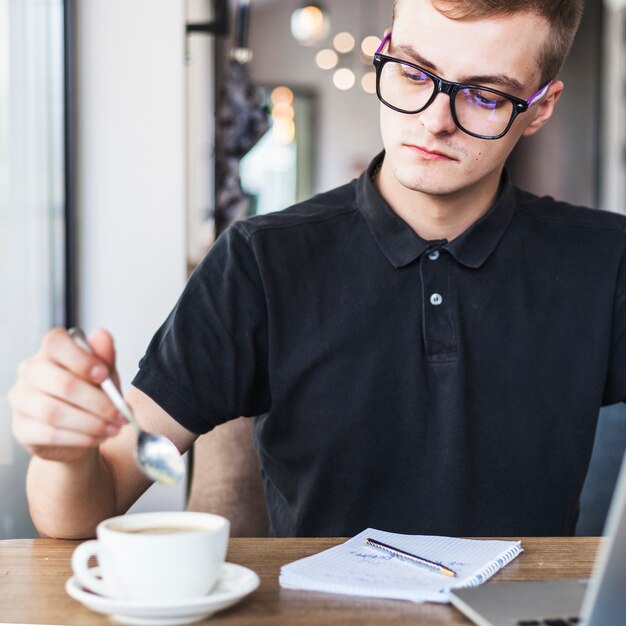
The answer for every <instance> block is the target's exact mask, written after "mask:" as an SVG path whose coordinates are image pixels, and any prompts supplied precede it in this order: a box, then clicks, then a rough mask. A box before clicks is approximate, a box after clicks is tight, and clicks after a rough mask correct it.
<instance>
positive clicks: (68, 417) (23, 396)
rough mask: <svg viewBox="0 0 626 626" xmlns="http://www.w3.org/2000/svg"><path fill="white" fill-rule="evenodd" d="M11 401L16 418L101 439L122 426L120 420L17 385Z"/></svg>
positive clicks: (111, 434)
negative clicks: (114, 421)
mask: <svg viewBox="0 0 626 626" xmlns="http://www.w3.org/2000/svg"><path fill="white" fill-rule="evenodd" d="M11 401H12V402H13V405H14V407H15V409H16V411H17V413H18V417H16V420H15V421H18V420H19V419H23V418H28V419H29V420H34V421H35V422H40V423H42V424H43V425H45V426H46V427H52V428H53V429H56V430H61V431H65V430H69V431H73V432H75V433H80V434H82V435H88V436H90V437H93V438H96V439H100V440H101V439H104V438H106V437H113V436H114V435H117V433H118V432H119V431H120V428H121V425H120V424H113V423H111V422H109V421H105V420H103V419H101V418H100V417H97V416H95V415H93V414H92V413H88V412H85V411H83V410H81V409H79V408H77V407H75V406H73V405H71V404H67V403H65V402H62V401H61V400H59V399H57V398H55V397H54V396H50V395H47V394H45V393H42V392H40V391H32V390H31V391H29V392H26V391H20V390H19V389H17V390H15V391H14V392H13V394H12V397H11ZM46 432H48V431H46ZM48 434H49V433H48Z"/></svg>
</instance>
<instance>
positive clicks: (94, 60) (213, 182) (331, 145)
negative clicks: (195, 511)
mask: <svg viewBox="0 0 626 626" xmlns="http://www.w3.org/2000/svg"><path fill="white" fill-rule="evenodd" d="M625 5H626V2H625V1H624V0H611V1H609V0H605V1H604V2H603V1H602V0H588V1H587V7H586V12H585V16H584V19H583V23H582V27H581V31H580V33H579V35H578V37H577V40H576V43H575V46H574V50H573V51H572V54H571V56H570V59H569V60H568V62H567V65H566V66H565V67H564V69H563V72H562V76H561V78H562V79H563V80H564V82H565V85H566V91H565V95H564V97H563V98H562V99H561V101H560V103H559V106H558V108H557V113H556V115H555V117H554V118H553V120H551V122H550V124H549V125H548V126H547V127H546V128H545V129H543V130H542V131H541V133H539V135H537V136H535V137H533V138H530V139H528V140H523V141H522V143H521V144H520V145H519V146H518V148H516V151H515V153H514V154H513V155H512V157H511V159H510V163H509V167H510V170H511V172H512V175H513V179H514V182H516V183H517V184H518V185H520V186H522V187H525V188H527V189H529V190H531V191H534V192H535V193H540V194H544V193H547V194H551V195H554V196H556V197H559V198H561V199H564V200H568V201H570V202H573V203H577V204H584V205H588V206H591V207H594V208H602V209H607V210H611V211H617V212H620V213H624V212H626V165H625V163H626V161H625V154H626V130H625V129H626V6H625ZM390 14H391V0H324V1H323V2H321V3H317V4H313V5H311V4H309V3H303V2H300V1H297V0H252V1H251V2H246V1H245V0H241V1H240V2H237V1H236V0H231V1H230V2H227V1H226V0H89V1H88V2H79V1H78V0H65V1H63V0H0V351H1V358H0V538H12V537H29V536H34V529H33V527H32V524H31V522H30V517H29V514H28V509H27V504H26V499H25V495H24V475H25V469H26V465H27V462H28V454H27V453H26V452H25V451H23V450H22V449H21V448H20V447H19V446H18V445H17V444H16V443H15V442H14V441H13V440H12V436H11V432H10V417H9V412H8V406H7V402H6V393H7V391H8V390H9V389H10V387H11V385H12V384H13V382H14V379H15V371H16V368H17V365H18V363H19V361H20V360H21V359H23V358H25V357H26V356H28V355H31V354H32V353H34V352H35V351H36V350H37V347H38V345H39V341H40V338H41V336H42V335H43V333H44V332H45V331H46V330H47V329H48V328H50V327H52V326H56V325H65V326H69V325H75V324H80V325H81V326H83V327H84V328H85V329H87V330H92V329H94V328H96V327H106V328H107V329H109V330H110V331H111V332H113V333H114V335H115V337H116V341H117V350H118V355H119V370H120V374H121V378H122V383H123V385H128V384H129V382H130V381H131V380H132V378H133V375H134V373H135V371H136V368H137V363H138V361H139V359H140V358H141V356H142V354H143V351H144V349H145V347H146V345H147V343H148V341H149V339H150V338H151V336H152V334H153V333H154V331H155V330H156V329H157V327H158V326H159V325H160V324H161V322H162V321H163V319H164V318H165V316H166V315H167V313H168V312H169V310H170V309H171V307H172V306H173V304H174V302H175V301H176V298H177V297H178V295H179V293H180V291H181V290H182V288H183V287H184V285H185V282H186V280H187V278H188V276H189V273H190V271H192V270H193V268H194V267H195V265H196V264H197V263H198V262H199V260H200V259H201V258H202V257H203V256H204V254H205V253H206V251H207V250H208V249H209V247H210V246H211V244H212V242H213V241H214V239H215V236H216V235H217V234H219V232H221V230H223V228H224V227H225V226H226V225H227V224H228V223H229V222H230V221H232V220H233V219H241V218H245V217H246V216H248V215H252V214H254V213H263V212H268V211H275V210H280V209H282V208H284V207H286V206H288V205H290V204H292V203H294V202H296V201H298V200H300V199H303V198H305V197H307V196H310V195H311V194H313V193H316V192H319V191H324V190H327V189H331V188H332V187H335V186H337V185H341V184H343V183H345V182H347V181H349V180H350V179H351V178H353V177H355V176H357V175H358V174H359V173H360V172H361V171H362V170H363V169H364V168H365V167H366V166H367V164H368V162H369V161H370V159H371V158H372V157H373V156H374V155H375V154H376V153H377V152H379V151H380V149H381V147H382V146H381V140H380V135H379V130H378V110H379V104H378V101H377V100H376V96H375V95H373V87H372V73H371V66H370V62H371V54H372V52H373V50H374V49H375V47H376V41H377V40H376V38H377V37H380V36H381V35H382V33H383V30H384V29H385V27H386V26H388V25H389V24H390ZM185 500H186V486H185V485H182V486H180V488H178V489H175V490H171V489H167V488H158V487H153V488H151V489H150V490H149V491H148V493H147V494H146V496H144V497H143V498H142V499H141V500H140V501H139V503H138V504H137V505H136V506H135V508H136V509H141V510H150V509H153V508H159V509H163V508H172V509H175V508H183V507H184V506H185Z"/></svg>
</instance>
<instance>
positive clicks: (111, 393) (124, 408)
mask: <svg viewBox="0 0 626 626" xmlns="http://www.w3.org/2000/svg"><path fill="white" fill-rule="evenodd" d="M68 334H69V335H70V337H71V338H72V339H73V340H74V341H75V342H76V343H77V344H78V346H80V347H81V348H82V349H83V350H84V351H85V352H89V354H94V351H93V349H92V347H91V346H90V345H89V343H88V342H87V337H86V336H85V333H84V332H83V330H82V329H80V328H70V329H69V331H68ZM100 387H101V388H102V391H104V393H106V395H107V396H108V397H109V398H110V400H111V402H113V404H114V405H115V408H116V409H117V410H118V411H119V412H120V413H121V414H122V415H123V416H124V417H125V418H126V419H127V420H128V421H129V422H130V423H131V424H132V425H133V426H134V428H135V431H136V432H137V447H136V448H135V459H136V461H137V465H139V467H140V468H141V469H142V470H143V472H144V473H145V474H146V476H148V478H151V479H152V480H154V481H156V482H158V483H161V484H163V485H174V484H176V483H177V482H178V481H179V480H180V479H181V478H182V477H183V476H184V475H185V463H184V461H183V458H182V457H181V455H180V452H179V451H178V448H177V447H176V446H175V445H174V444H173V443H172V442H171V441H170V440H169V439H168V438H167V437H164V436H163V435H155V434H153V433H147V432H146V431H145V430H142V429H141V428H140V427H139V424H138V423H137V420H136V419H135V416H134V415H133V412H132V410H131V408H130V407H129V406H128V404H126V402H125V400H124V398H123V397H122V394H121V393H120V392H119V390H118V389H117V387H116V386H115V383H114V382H113V381H112V380H111V379H110V378H107V379H106V380H104V381H102V383H100Z"/></svg>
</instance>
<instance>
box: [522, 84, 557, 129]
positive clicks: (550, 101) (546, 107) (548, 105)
mask: <svg viewBox="0 0 626 626" xmlns="http://www.w3.org/2000/svg"><path fill="white" fill-rule="evenodd" d="M563 86H564V85H563V81H560V80H555V81H554V82H553V83H552V84H551V85H550V87H549V88H548V93H546V95H545V96H544V97H543V98H542V99H541V102H539V103H538V104H536V105H535V106H534V107H533V109H535V111H534V113H535V116H534V117H533V120H532V122H530V124H528V126H527V127H526V129H525V130H524V132H523V133H522V136H523V137H530V136H531V135H534V134H535V133H536V132H537V131H538V130H539V129H540V128H541V127H542V126H543V125H544V124H545V123H546V122H547V121H548V120H549V119H550V118H551V117H552V113H553V112H554V107H555V106H556V103H557V101H558V99H559V98H560V97H561V94H562V93H563Z"/></svg>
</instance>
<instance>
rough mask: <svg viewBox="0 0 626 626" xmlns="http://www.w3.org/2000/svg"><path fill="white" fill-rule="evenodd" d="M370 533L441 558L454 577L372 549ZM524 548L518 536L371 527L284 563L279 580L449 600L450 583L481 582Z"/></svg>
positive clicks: (296, 586) (359, 592)
mask: <svg viewBox="0 0 626 626" xmlns="http://www.w3.org/2000/svg"><path fill="white" fill-rule="evenodd" d="M367 538H373V539H375V540H377V541H380V542H383V543H385V544H387V545H391V546H394V547H395V548H399V549H400V550H404V551H405V552H410V553H412V554H416V555H419V556H420V557H423V558H425V559H428V560H430V561H434V562H437V563H441V564H443V565H445V566H446V567H448V568H450V569H452V570H454V571H455V572H456V577H454V578H451V577H447V576H443V575H442V574H440V573H437V572H433V571H431V570H428V569H426V568H423V567H420V566H419V565H416V564H415V563H411V562H408V561H406V560H404V559H400V558H398V557H396V556H393V555H390V554H386V553H383V552H381V551H379V550H376V549H373V548H371V547H369V546H368V545H366V544H365V539H367ZM521 551H522V546H521V542H519V541H501V540H490V539H484V540H483V539H457V538H454V537H437V536H429V535H401V534H398V533H389V532H385V531H382V530H376V529H373V528H368V529H366V530H364V531H363V532H362V533H359V534H358V535H356V536H355V537H352V539H349V540H348V541H346V542H345V543H342V544H340V545H338V546H334V547H332V548H329V549H328V550H324V551H323V552H319V553H318V554H314V555H313V556H309V557H306V558H304V559H299V560H298V561H294V562H293V563H289V564H287V565H283V567H282V568H281V570H280V578H279V582H280V585H281V587H285V588H287V589H304V590H309V591H321V592H325V593H337V594H346V595H355V596H367V597H370V598H392V599H398V600H411V601H413V602H448V598H449V591H450V589H452V588H458V587H475V586H477V585H480V584H481V583H483V582H484V581H485V580H487V579H488V578H490V577H491V576H493V575H494V574H495V573H496V572H497V571H498V570H500V569H501V568H502V567H504V566H505V565H506V564H507V563H509V562H510V561H512V560H513V559H514V558H515V557H516V556H517V555H518V554H519V553H520V552H521Z"/></svg>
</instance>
